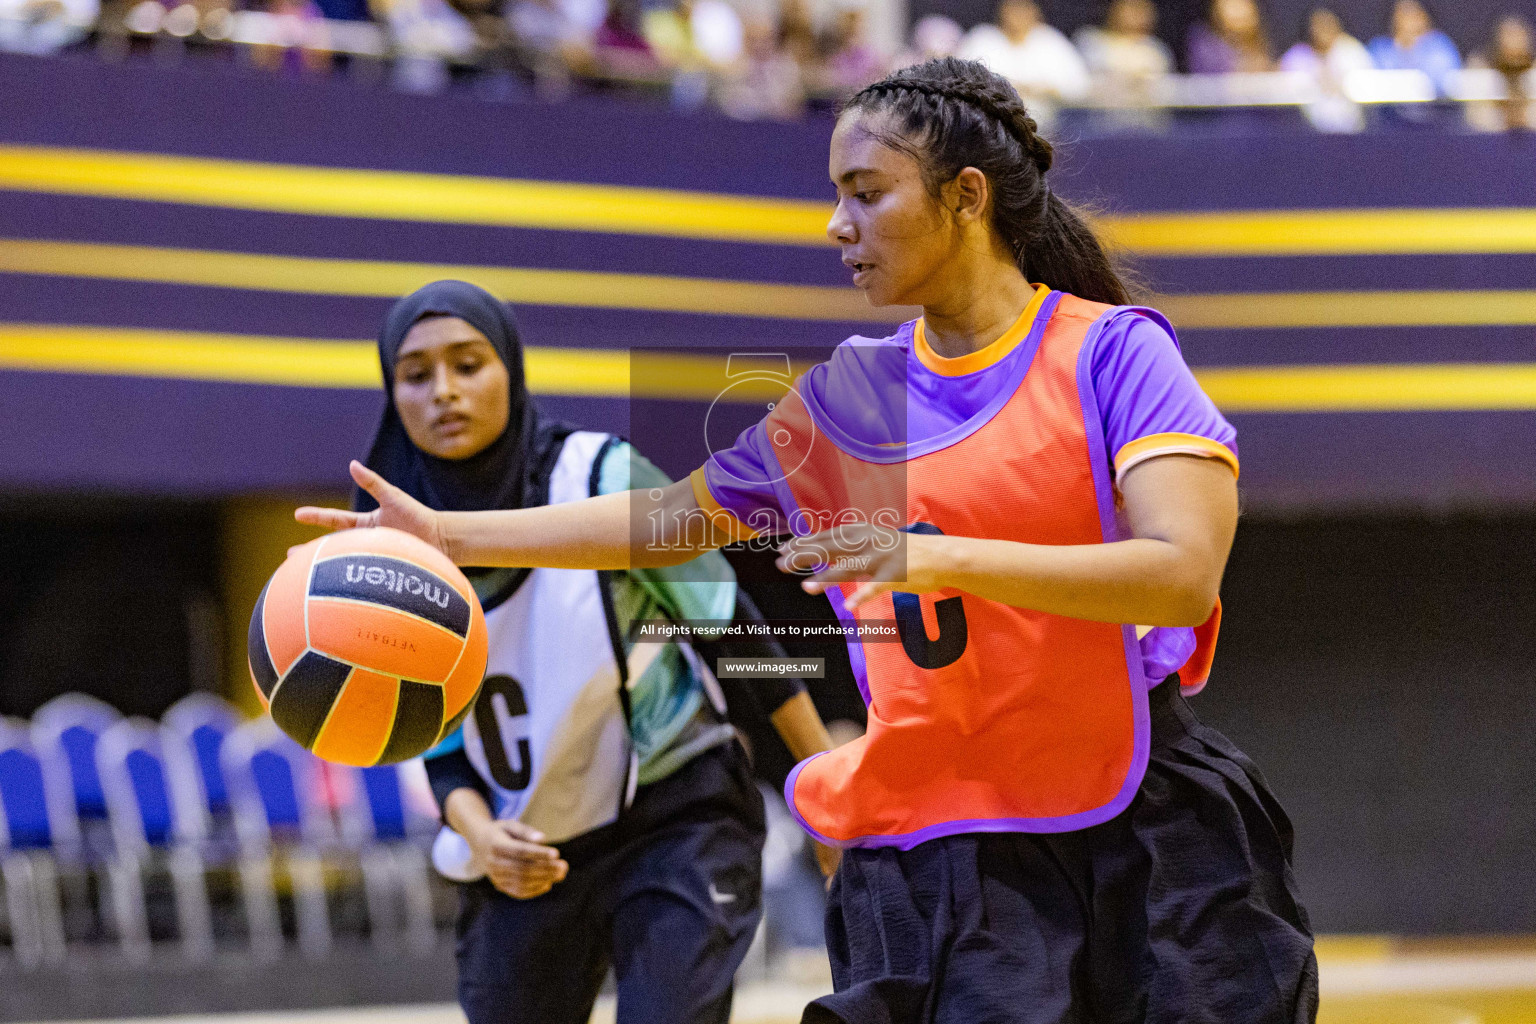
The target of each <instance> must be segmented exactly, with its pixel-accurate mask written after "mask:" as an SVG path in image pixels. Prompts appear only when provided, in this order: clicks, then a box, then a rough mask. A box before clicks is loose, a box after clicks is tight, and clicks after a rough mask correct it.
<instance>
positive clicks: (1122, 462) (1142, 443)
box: [1115, 433, 1238, 476]
mask: <svg viewBox="0 0 1536 1024" xmlns="http://www.w3.org/2000/svg"><path fill="white" fill-rule="evenodd" d="M1159 455H1199V456H1202V457H1204V458H1207V459H1220V460H1221V461H1222V462H1225V463H1226V464H1227V465H1228V466H1231V467H1232V475H1233V476H1236V475H1237V474H1238V464H1237V455H1236V454H1234V453H1233V451H1232V449H1230V448H1228V447H1227V446H1226V445H1224V444H1222V443H1221V442H1220V441H1213V440H1211V439H1210V438H1208V437H1201V436H1200V435H1199V434H1177V433H1167V434H1148V435H1147V436H1146V437H1138V438H1137V439H1136V440H1134V441H1131V442H1128V443H1127V444H1125V445H1123V446H1122V447H1121V449H1120V450H1119V451H1118V452H1116V453H1115V475H1116V476H1120V475H1122V474H1124V473H1125V471H1126V470H1128V469H1130V468H1131V467H1132V466H1134V465H1136V464H1137V463H1139V462H1145V461H1147V460H1148V459H1152V458H1156V457H1157V456H1159Z"/></svg>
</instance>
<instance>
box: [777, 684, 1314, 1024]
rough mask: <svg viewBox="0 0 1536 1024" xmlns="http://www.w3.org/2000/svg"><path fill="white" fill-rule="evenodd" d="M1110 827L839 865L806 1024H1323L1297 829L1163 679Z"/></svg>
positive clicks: (963, 841)
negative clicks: (1138, 778)
mask: <svg viewBox="0 0 1536 1024" xmlns="http://www.w3.org/2000/svg"><path fill="white" fill-rule="evenodd" d="M1151 713H1152V751H1151V759H1150V763H1149V764H1148V767H1147V774H1146V778H1145V779H1144V780H1143V782H1142V784H1141V788H1140V790H1139V791H1138V793H1137V795H1136V797H1135V799H1134V800H1133V801H1132V803H1131V806H1130V807H1128V808H1127V809H1126V810H1125V812H1124V813H1122V814H1120V815H1119V816H1118V817H1116V818H1114V819H1112V820H1110V821H1107V822H1105V823H1103V824H1102V825H1096V826H1094V827H1092V828H1088V829H1083V830H1081V831H1077V832H1065V833H1057V834H1053V835H1032V834H1026V833H1018V832H1010V833H994V834H984V833H971V834H966V835H957V836H950V837H947V838H943V839H936V840H933V841H931V842H927V843H923V844H922V845H921V846H917V847H915V848H913V849H911V850H906V851H900V850H895V849H856V850H849V851H847V853H846V854H845V855H844V857H843V863H842V867H841V868H840V869H839V870H838V873H837V877H836V879H835V881H834V883H833V887H832V893H831V897H830V900H829V902H828V906H827V949H828V953H829V955H830V957H831V960H832V978H833V983H834V987H835V990H836V991H835V992H834V993H833V994H832V995H830V996H827V997H824V998H822V999H818V1000H817V1001H816V1002H814V1003H812V1004H811V1005H810V1006H808V1007H807V1008H806V1010H805V1016H804V1018H803V1024H832V1022H845V1024H1058V1022H1060V1024H1066V1022H1074V1024H1075V1022H1094V1024H1121V1022H1126V1024H1129V1022H1137V1024H1143V1022H1144V1024H1205V1022H1209V1024H1311V1022H1312V1021H1314V1020H1315V1019H1316V1017H1317V960H1316V958H1315V957H1314V955H1313V951H1312V934H1311V930H1310V928H1309V926H1308V924H1307V915H1306V911H1305V910H1304V909H1303V908H1302V905H1301V902H1300V899H1299V898H1298V896H1297V891H1296V880H1295V878H1294V876H1293V874H1292V872H1291V847H1292V833H1291V823H1290V820H1289V819H1288V818H1287V817H1286V815H1285V811H1284V810H1282V809H1281V807H1280V804H1279V802H1278V801H1277V800H1276V799H1275V797H1274V795H1273V794H1272V793H1271V792H1270V791H1269V788H1268V786H1267V785H1266V784H1265V782H1264V778H1263V776H1262V775H1260V774H1259V770H1258V769H1257V768H1256V767H1254V765H1253V762H1251V761H1249V760H1248V758H1247V757H1245V756H1244V755H1243V754H1242V752H1241V751H1239V750H1238V749H1237V748H1236V747H1234V746H1233V745H1232V743H1231V741H1230V740H1228V739H1227V738H1226V737H1224V736H1222V735H1221V734H1220V733H1219V732H1217V731H1216V730H1214V729H1211V728H1208V727H1206V726H1204V725H1201V724H1200V723H1199V722H1198V721H1197V720H1196V719H1195V716H1194V714H1193V713H1192V712H1191V711H1190V709H1189V705H1188V704H1187V703H1186V702H1185V701H1184V698H1183V697H1182V696H1180V694H1179V692H1178V686H1177V680H1176V679H1174V678H1170V679H1169V680H1167V681H1165V682H1164V683H1163V684H1162V685H1160V686H1158V687H1156V688H1155V689H1154V690H1153V691H1152V693H1151Z"/></svg>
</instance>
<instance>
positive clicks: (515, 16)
mask: <svg viewBox="0 0 1536 1024" xmlns="http://www.w3.org/2000/svg"><path fill="white" fill-rule="evenodd" d="M506 18H507V27H508V28H509V29H510V30H511V33H512V42H513V45H514V46H515V47H516V49H517V53H518V56H519V57H520V58H521V60H522V63H523V64H524V65H526V66H527V67H528V69H529V70H531V71H532V72H533V83H534V91H535V92H536V93H537V94H538V95H540V96H543V97H545V98H546V99H559V98H561V97H563V96H565V95H567V94H569V93H570V91H571V73H572V72H579V73H591V72H594V71H595V70H596V68H595V67H594V66H593V65H592V50H591V47H592V36H593V35H594V34H595V31H596V28H595V26H594V27H592V28H589V27H588V26H587V25H585V24H584V23H583V22H582V20H581V19H580V18H579V17H578V11H577V10H575V9H573V5H570V4H567V3H566V2H564V0H512V6H511V7H510V8H509V9H508V11H507V15H506ZM599 23H601V19H599Z"/></svg>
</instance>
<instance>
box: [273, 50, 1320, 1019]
mask: <svg viewBox="0 0 1536 1024" xmlns="http://www.w3.org/2000/svg"><path fill="white" fill-rule="evenodd" d="M1052 157H1053V154H1052V150H1051V147H1050V145H1049V144H1048V143H1047V142H1046V141H1045V140H1044V139H1042V138H1041V137H1040V136H1039V134H1038V133H1037V132H1036V126H1035V122H1034V121H1033V120H1032V119H1031V118H1030V117H1029V116H1028V115H1027V113H1026V112H1025V109H1024V107H1023V105H1022V103H1021V102H1020V100H1019V97H1018V94H1017V93H1016V92H1015V91H1014V90H1013V88H1012V87H1011V86H1009V85H1008V84H1007V83H1006V82H1005V81H1003V80H1002V79H1000V78H999V77H998V76H996V75H994V74H992V73H991V72H989V71H987V70H986V69H985V68H984V67H982V66H981V65H979V64H975V63H973V62H969V61H960V60H954V59H941V60H935V61H930V62H928V63H925V64H921V65H917V66H914V67H910V68H905V69H903V70H901V71H898V72H897V73H895V74H894V75H892V76H890V77H889V78H886V79H884V80H882V81H880V82H877V83H875V84H874V85H871V86H869V87H868V88H866V89H864V90H863V91H861V92H860V93H858V94H857V95H855V96H854V97H853V99H852V100H851V101H850V103H849V104H848V106H847V108H846V109H845V110H844V112H843V113H842V115H841V116H840V117H839V119H838V122H837V126H836V129H835V131H834V133H833V137H832V148H831V161H830V171H831V178H832V181H833V183H834V184H835V185H836V188H837V207H836V209H835V211H834V212H833V215H832V219H831V222H830V223H829V224H828V234H829V236H830V237H831V238H832V240H833V241H834V242H835V243H836V244H837V245H838V246H839V247H840V248H841V250H842V254H843V262H844V263H845V264H847V265H849V267H850V268H851V269H852V270H853V271H854V278H853V280H854V284H855V285H856V286H857V287H858V288H860V289H861V290H863V291H864V293H865V295H866V297H867V298H868V299H869V300H870V302H871V303H873V304H875V305H919V306H922V307H923V316H922V317H921V318H920V319H918V320H915V321H913V322H911V323H908V324H905V325H903V326H902V327H901V328H900V329H899V330H898V331H897V332H896V333H895V334H894V335H892V336H891V337H889V338H884V339H864V338H851V339H849V340H848V341H847V342H845V343H844V344H843V345H841V346H839V348H838V349H837V351H836V352H835V353H834V355H833V357H832V358H831V359H830V360H828V361H827V362H826V363H823V364H820V365H818V366H816V367H813V368H812V369H810V370H809V371H807V372H806V373H805V374H804V375H803V376H802V377H801V378H800V380H799V381H797V382H796V386H795V390H794V391H793V392H792V393H790V394H788V395H786V397H785V399H784V400H782V401H780V402H778V403H777V404H776V405H775V407H774V409H773V411H772V412H770V413H769V415H768V416H767V417H766V418H765V420H764V421H763V422H762V423H761V424H759V425H757V426H756V427H752V428H749V429H748V430H747V431H745V432H744V433H743V434H742V435H741V437H740V438H738V440H737V441H736V443H735V445H734V446H733V447H732V448H730V449H729V450H728V451H725V452H720V453H717V454H716V455H715V456H714V457H713V458H712V459H711V460H710V462H709V463H708V464H706V465H705V466H704V467H703V468H701V469H700V470H697V471H695V473H694V474H693V478H692V479H691V480H690V481H688V482H687V483H679V484H676V485H673V486H672V487H671V488H667V489H664V490H663V491H662V492H661V493H660V495H659V496H658V497H653V496H651V495H650V494H634V495H630V496H628V497H620V496H609V497H601V498H596V499H592V500H590V501H587V502H582V503H577V504H573V505H569V506H565V507H561V508H551V509H529V510H525V511H519V512H509V513H499V514H491V515H453V514H436V513H433V512H431V511H430V510H428V509H426V508H424V507H422V506H420V505H419V504H417V503H415V502H413V501H411V500H410V499H409V498H408V497H406V496H405V495H403V494H401V493H399V492H398V491H397V490H396V489H395V488H393V487H392V486H391V485H390V484H389V483H387V482H386V481H384V480H382V479H380V478H378V477H377V476H375V475H373V474H370V473H368V472H367V471H366V470H365V469H363V468H362V467H358V466H354V468H353V476H354V479H356V480H357V481H358V482H359V484H361V485H362V486H364V487H365V488H367V489H368V490H369V491H370V493H373V494H375V495H376V496H379V497H380V499H381V501H382V503H383V505H382V509H381V513H380V515H378V516H371V517H367V518H363V519H361V520H360V519H358V518H357V517H355V516H353V515H350V514H348V513H344V512H339V511H335V510H322V509H301V510H300V511H299V513H298V517H299V518H300V520H301V521H304V522H310V523H315V524H319V525H329V526H350V525H353V524H354V523H357V522H365V523H371V522H383V523H387V524H389V525H394V526H398V527H400V528H402V529H406V530H409V531H411V532H413V533H415V534H416V535H418V536H420V537H423V538H425V539H427V540H429V541H430V542H432V543H434V544H436V545H438V546H439V547H441V548H442V549H443V550H444V551H445V552H447V553H448V554H449V555H450V556H451V557H453V558H454V559H455V560H456V561H459V562H469V563H481V562H491V563H494V564H499V565H563V566H570V567H596V566H615V565H632V564H634V565H656V564H667V563H669V562H672V561H675V560H677V559H679V558H682V557H685V556H686V554H687V553H688V550H685V551H683V552H676V551H669V550H664V549H662V548H660V547H652V546H648V545H645V544H637V543H633V542H632V541H631V538H630V531H629V527H628V524H629V521H630V517H631V516H632V515H645V516H647V517H655V518H659V519H661V520H662V521H664V522H666V521H677V522H680V523H685V524H686V523H688V522H691V521H693V519H694V518H696V517H697V516H698V515H699V510H701V509H702V510H703V511H704V512H706V513H710V521H711V524H712V529H713V531H714V532H713V535H712V536H711V537H710V538H708V540H709V541H711V542H713V543H724V542H727V541H729V540H731V539H733V538H736V537H739V536H742V535H744V534H747V533H750V532H753V531H756V532H760V533H773V534H778V533H783V532H792V533H794V534H795V537H794V538H793V539H791V540H789V541H787V542H786V543H785V544H784V545H783V546H782V548H781V552H782V555H781V560H780V564H781V566H782V567H784V568H786V569H796V568H806V567H809V568H810V569H811V570H812V572H813V575H811V577H810V578H809V579H808V580H806V581H805V583H804V586H805V587H806V589H808V590H809V591H811V592H813V593H823V592H824V593H826V594H827V596H828V598H829V599H830V600H831V602H832V605H833V608H834V610H835V611H837V613H838V614H839V615H841V616H844V617H847V618H856V619H859V620H861V621H862V620H865V619H881V620H891V619H894V620H895V621H896V623H897V626H898V632H899V634H900V637H899V639H900V642H899V643H882V642H856V641H855V642H850V647H849V654H850V657H851V659H852V661H853V664H854V668H855V673H856V675H857V676H858V678H859V679H860V682H861V686H862V687H863V689H864V691H865V694H866V699H867V701H868V705H869V729H868V732H867V733H866V735H865V736H864V737H862V738H861V739H859V740H856V741H854V742H852V743H849V744H847V745H845V746H843V747H839V748H838V749H837V750H835V751H832V752H830V753H827V754H822V755H818V756H815V757H812V758H810V759H808V760H806V761H804V762H802V763H801V764H800V765H799V766H798V767H797V769H796V771H795V772H794V774H793V775H792V776H791V778H790V780H789V783H788V785H787V787H786V796H787V797H788V799H789V804H790V807H791V808H792V810H793V811H794V813H795V814H796V816H797V817H798V818H799V819H800V821H801V823H802V824H803V825H804V826H805V827H806V828H807V830H808V831H809V832H810V833H811V834H812V835H813V836H817V837H820V838H822V839H824V840H826V841H830V842H835V843H837V844H838V845H840V846H843V847H844V848H845V852H844V857H843V861H842V864H841V866H840V867H839V868H838V871H837V875H836V877H835V879H834V883H833V887H832V895H831V900H830V903H829V907H828V914H827V944H828V951H829V953H830V956H831V960H832V975H833V982H834V987H835V990H836V991H835V992H834V993H833V994H832V995H830V996H827V997H824V998H822V999H818V1000H817V1001H815V1002H814V1003H812V1004H811V1005H810V1006H809V1007H807V1008H806V1011H805V1016H804V1021H805V1022H807V1024H822V1022H836V1021H843V1022H850V1024H863V1022H869V1024H875V1022H881V1024H897V1022H900V1024H916V1022H930V1021H931V1022H943V1024H951V1022H952V1024H1014V1022H1018V1024H1045V1022H1052V1024H1056V1022H1077V1021H1090V1020H1092V1021H1137V1022H1145V1024H1175V1022H1179V1024H1203V1022H1209V1024H1218V1022H1219V1024H1282V1022H1284V1024H1297V1022H1307V1021H1311V1020H1313V1019H1314V1018H1315V1015H1316V1010H1317V964H1316V959H1315V957H1314V955H1313V950H1312V937H1311V934H1310V932H1309V930H1308V925H1307V918H1306V914H1305V912H1304V911H1303V909H1302V907H1301V904H1300V902H1299V899H1298V897H1297V894H1296V886H1295V880H1294V878H1293V877H1292V872H1291V866H1290V857H1291V828H1290V824H1289V822H1288V821H1287V819H1286V817H1285V813H1284V812H1283V811H1282V810H1281V808H1280V806H1279V804H1278V802H1277V801H1276V800H1275V798H1274V796H1273V795H1272V794H1271V793H1270V791H1269V789H1268V788H1267V786H1266V785H1265V783H1264V781H1263V778H1262V777H1261V776H1260V774H1259V772H1258V770H1257V769H1256V768H1254V766H1253V765H1252V763H1251V762H1250V761H1248V759H1247V758H1245V757H1244V756H1243V755H1242V754H1241V753H1240V752H1239V751H1237V750H1236V749H1235V748H1234V747H1233V746H1232V744H1231V743H1230V742H1229V741H1228V740H1227V739H1225V738H1224V737H1223V736H1221V735H1220V734H1219V733H1217V732H1215V731H1214V730H1212V729H1210V728H1208V727H1206V726H1204V725H1201V724H1200V723H1199V722H1198V721H1197V720H1196V719H1195V717H1194V715H1193V714H1192V713H1191V711H1190V709H1189V706H1188V704H1187V703H1186V701H1185V699H1184V697H1183V695H1182V694H1181V693H1180V687H1181V684H1182V685H1184V686H1186V687H1188V688H1190V689H1194V688H1196V687H1197V686H1198V685H1199V684H1200V683H1201V682H1203V680H1204V677H1205V673H1206V670H1207V669H1208V667H1209V662H1210V655H1211V651H1212V648H1213V645H1214V642H1215V632H1216V626H1217V623H1218V616H1217V611H1216V609H1217V607H1218V605H1217V591H1218V588H1219V586H1220V582H1221V574H1222V569H1223V567H1224V565H1225V563H1226V558H1227V553H1228V551H1229V550H1230V547H1231V543H1232V538H1233V534H1234V531H1235V529H1236V522H1237V487H1236V472H1237V468H1238V459H1237V450H1236V445H1235V432H1234V431H1233V429H1232V427H1231V426H1230V425H1229V424H1228V423H1227V422H1226V421H1225V420H1224V419H1223V418H1222V417H1221V415H1220V413H1218V412H1217V411H1216V409H1215V407H1214V406H1213V405H1212V404H1211V402H1210V401H1209V399H1207V398H1206V396H1205V395H1204V393H1203V392H1201V390H1200V388H1199V385H1198V384H1197V383H1196V381H1195V379H1194V377H1193V375H1192V374H1191V373H1190V372H1189V369H1188V367H1187V366H1185V364H1184V362H1183V359H1182V358H1181V357H1180V355H1179V352H1178V348H1177V344H1176V342H1175V341H1174V337H1173V332H1172V329H1171V327H1170V326H1169V325H1168V322H1167V321H1166V320H1165V319H1164V318H1163V317H1162V316H1160V315H1159V314H1158V313H1156V312H1155V311H1153V310H1150V309H1145V308H1141V307H1135V306H1131V305H1129V304H1128V303H1127V296H1126V292H1125V288H1124V286H1123V285H1122V283H1121V282H1120V280H1119V279H1118V278H1117V277H1116V275H1115V273H1114V271H1113V269H1112V267H1111V265H1110V263H1109V261H1108V259H1107V258H1106V257H1105V254H1104V251H1103V249H1102V248H1101V246H1100V245H1099V243H1098V241H1097V239H1095V237H1094V236H1093V234H1092V232H1091V231H1090V230H1089V228H1088V227H1087V226H1086V225H1085V224H1084V223H1083V222H1082V221H1081V220H1080V219H1079V218H1078V217H1077V216H1076V215H1075V214H1074V213H1073V212H1072V210H1071V209H1070V208H1069V207H1067V206H1066V205H1065V204H1064V203H1063V202H1062V201H1061V200H1060V199H1059V198H1057V197H1056V196H1055V195H1054V194H1053V193H1052V191H1051V189H1050V187H1049V185H1048V183H1047V180H1046V178H1047V172H1048V171H1049V170H1050V167H1051V163H1052ZM850 513H852V515H850ZM850 519H856V520H862V522H858V523H854V524H851V525H844V524H848V523H849V520H850ZM829 527H830V528H829ZM892 527H896V528H899V530H900V531H901V532H899V533H898V532H896V531H895V530H893V529H892ZM698 532H699V531H694V533H693V534H682V533H681V531H679V536H680V537H693V538H694V539H695V541H696V542H695V544H694V545H693V547H692V548H691V549H689V550H698V549H699V548H700V547H703V546H705V545H704V544H703V543H699V542H697V537H696V535H697V533H698ZM898 538H899V539H900V540H901V543H893V541H894V540H896V539H898ZM664 539H665V540H666V541H669V542H675V538H673V537H671V536H667V537H665V538H664ZM1138 623H1140V624H1141V625H1137V624H1138Z"/></svg>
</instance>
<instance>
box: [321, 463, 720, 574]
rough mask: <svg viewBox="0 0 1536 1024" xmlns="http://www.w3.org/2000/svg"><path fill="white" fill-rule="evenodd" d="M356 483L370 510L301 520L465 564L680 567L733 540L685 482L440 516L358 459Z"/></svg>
mask: <svg viewBox="0 0 1536 1024" xmlns="http://www.w3.org/2000/svg"><path fill="white" fill-rule="evenodd" d="M351 472H352V479H353V480H355V481H357V485H358V486H359V487H361V488H362V489H363V490H365V491H367V492H368V493H369V494H371V495H372V496H373V498H374V500H375V501H377V502H378V503H379V507H378V508H376V509H374V510H373V511H372V512H348V511H345V510H343V509H336V508H315V507H313V506H305V507H304V508H301V509H299V510H298V511H297V512H295V513H294V518H296V519H298V521H299V522H301V523H308V524H309V525H311V526H323V527H326V528H327V529H332V530H345V529H350V528H352V527H356V526H391V527H394V528H395V529H397V530H404V531H405V532H406V533H412V534H415V535H416V536H418V537H420V538H421V539H423V540H425V541H426V542H427V543H429V544H432V545H434V546H435V547H437V548H439V549H441V550H442V551H443V552H444V553H446V554H447V555H448V557H449V558H452V559H453V560H454V562H456V563H457V564H459V565H483V566H507V567H523V566H530V567H540V568H551V569H631V568H636V569H644V568H653V567H657V566H664V565H678V564H680V563H682V562H686V561H688V560H689V559H691V558H694V557H695V556H697V555H699V554H701V553H702V552H705V551H712V550H714V549H715V548H718V547H723V546H724V545H726V544H729V543H730V542H731V541H732V540H733V539H734V535H733V534H732V532H731V530H730V527H729V524H728V522H727V521H725V520H721V519H720V518H719V517H714V516H711V515H709V514H708V513H707V512H705V511H704V510H703V509H701V508H699V503H698V500H697V499H696V498H695V497H694V494H693V488H692V487H691V486H690V485H689V483H688V481H686V480H682V481H679V482H678V483H675V484H671V485H669V486H667V487H661V488H652V489H649V490H638V491H624V492H622V493H619V494H605V495H601V496H599V497H596V498H586V499H584V500H582V501H572V502H565V503H562V504H559V505H542V506H539V507H538V508H520V509H507V510H503V511H495V512H438V511H435V510H433V509H430V508H428V507H427V506H426V505H423V504H422V503H421V502H419V501H417V500H416V499H414V498H412V497H411V496H410V495H408V494H406V493H405V492H404V491H402V490H400V488H398V487H396V486H394V485H393V484H391V483H389V482H388V481H387V480H385V479H384V478H383V477H381V476H379V475H378V474H377V473H375V472H373V470H371V469H369V468H367V467H366V466H364V465H363V464H362V463H360V462H353V463H352V465H351Z"/></svg>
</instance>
